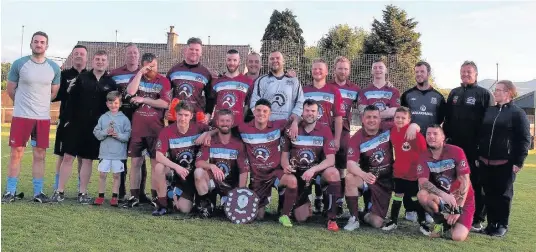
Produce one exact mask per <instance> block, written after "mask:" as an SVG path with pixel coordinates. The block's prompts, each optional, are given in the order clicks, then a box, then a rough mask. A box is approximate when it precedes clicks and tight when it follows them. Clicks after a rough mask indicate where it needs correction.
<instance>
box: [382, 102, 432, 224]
mask: <svg viewBox="0 0 536 252" xmlns="http://www.w3.org/2000/svg"><path fill="white" fill-rule="evenodd" d="M410 120H411V114H410V110H409V108H407V107H398V108H397V109H396V112H395V117H394V126H393V128H392V129H391V133H390V134H391V143H392V144H393V148H394V151H395V163H394V165H393V177H394V179H393V180H394V186H395V190H394V191H395V196H394V197H393V203H392V205H391V221H389V222H388V223H387V224H385V226H384V227H383V228H382V229H383V230H384V231H390V230H393V229H396V227H397V224H398V214H399V212H400V206H401V205H402V199H403V198H404V194H408V196H410V197H411V200H412V204H411V205H412V208H413V209H414V210H416V211H417V216H418V221H419V224H420V226H421V227H420V231H421V232H422V233H423V234H427V233H429V232H430V230H429V228H428V226H427V225H426V221H425V213H424V209H423V208H422V207H421V206H420V204H419V203H418V202H417V192H418V191H419V186H418V183H417V169H416V162H417V160H418V157H419V155H420V153H422V152H424V151H427V150H426V140H425V138H424V137H423V135H422V134H421V133H419V132H417V135H416V137H415V139H414V140H411V141H406V139H405V135H406V131H407V130H408V127H409V123H410ZM413 209H412V210H413Z"/></svg>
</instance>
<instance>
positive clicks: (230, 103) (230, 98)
mask: <svg viewBox="0 0 536 252" xmlns="http://www.w3.org/2000/svg"><path fill="white" fill-rule="evenodd" d="M235 104H236V97H235V96H234V94H232V93H228V94H225V95H224V96H223V101H222V105H223V107H224V108H232V107H234V105H235Z"/></svg>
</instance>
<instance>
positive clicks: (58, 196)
mask: <svg viewBox="0 0 536 252" xmlns="http://www.w3.org/2000/svg"><path fill="white" fill-rule="evenodd" d="M64 200H65V194H63V193H62V192H61V193H60V192H58V191H54V194H52V197H51V198H50V201H51V202H62V201H64Z"/></svg>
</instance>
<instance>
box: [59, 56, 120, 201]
mask: <svg viewBox="0 0 536 252" xmlns="http://www.w3.org/2000/svg"><path fill="white" fill-rule="evenodd" d="M91 65H92V67H93V69H91V70H90V71H87V72H84V73H81V74H80V75H78V77H77V78H76V81H75V83H74V85H73V86H72V87H71V89H70V90H69V99H68V101H67V103H68V104H69V106H67V108H66V109H67V110H66V115H65V132H66V133H65V138H64V150H65V155H64V156H63V162H62V163H61V167H60V179H59V183H58V190H57V191H56V192H55V193H54V195H53V196H52V201H54V202H62V201H63V200H64V199H65V195H64V190H65V186H66V185H67V181H68V180H69V177H70V176H71V173H72V170H73V161H74V158H75V157H77V156H78V157H80V158H82V167H81V169H80V191H79V196H78V202H80V203H81V204H89V203H90V202H91V198H90V197H89V196H88V194H87V186H88V184H89V180H90V178H91V171H92V168H93V160H97V159H98V157H99V146H100V141H99V140H97V138H95V135H93V129H94V128H95V125H97V122H98V120H99V118H100V116H101V115H102V114H104V113H106V112H107V111H108V108H107V107H106V96H107V95H108V93H109V92H111V91H115V90H116V88H117V84H116V83H115V81H114V80H113V79H112V77H111V76H110V75H108V74H107V72H106V69H107V68H108V54H107V53H106V52H105V51H102V50H101V51H97V52H96V53H95V55H94V56H93V61H92V64H91Z"/></svg>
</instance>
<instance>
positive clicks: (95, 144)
mask: <svg viewBox="0 0 536 252" xmlns="http://www.w3.org/2000/svg"><path fill="white" fill-rule="evenodd" d="M91 125H92V124H91ZM95 125H96V124H95ZM95 125H92V126H90V125H85V126H82V125H70V124H69V125H68V126H67V127H66V128H64V129H63V130H64V133H65V135H64V138H63V141H62V147H63V148H62V151H63V152H64V153H66V154H69V155H71V156H78V157H81V158H84V159H91V160H98V159H99V148H100V141H99V140H98V139H97V138H96V137H95V135H93V127H94V126H95Z"/></svg>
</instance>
